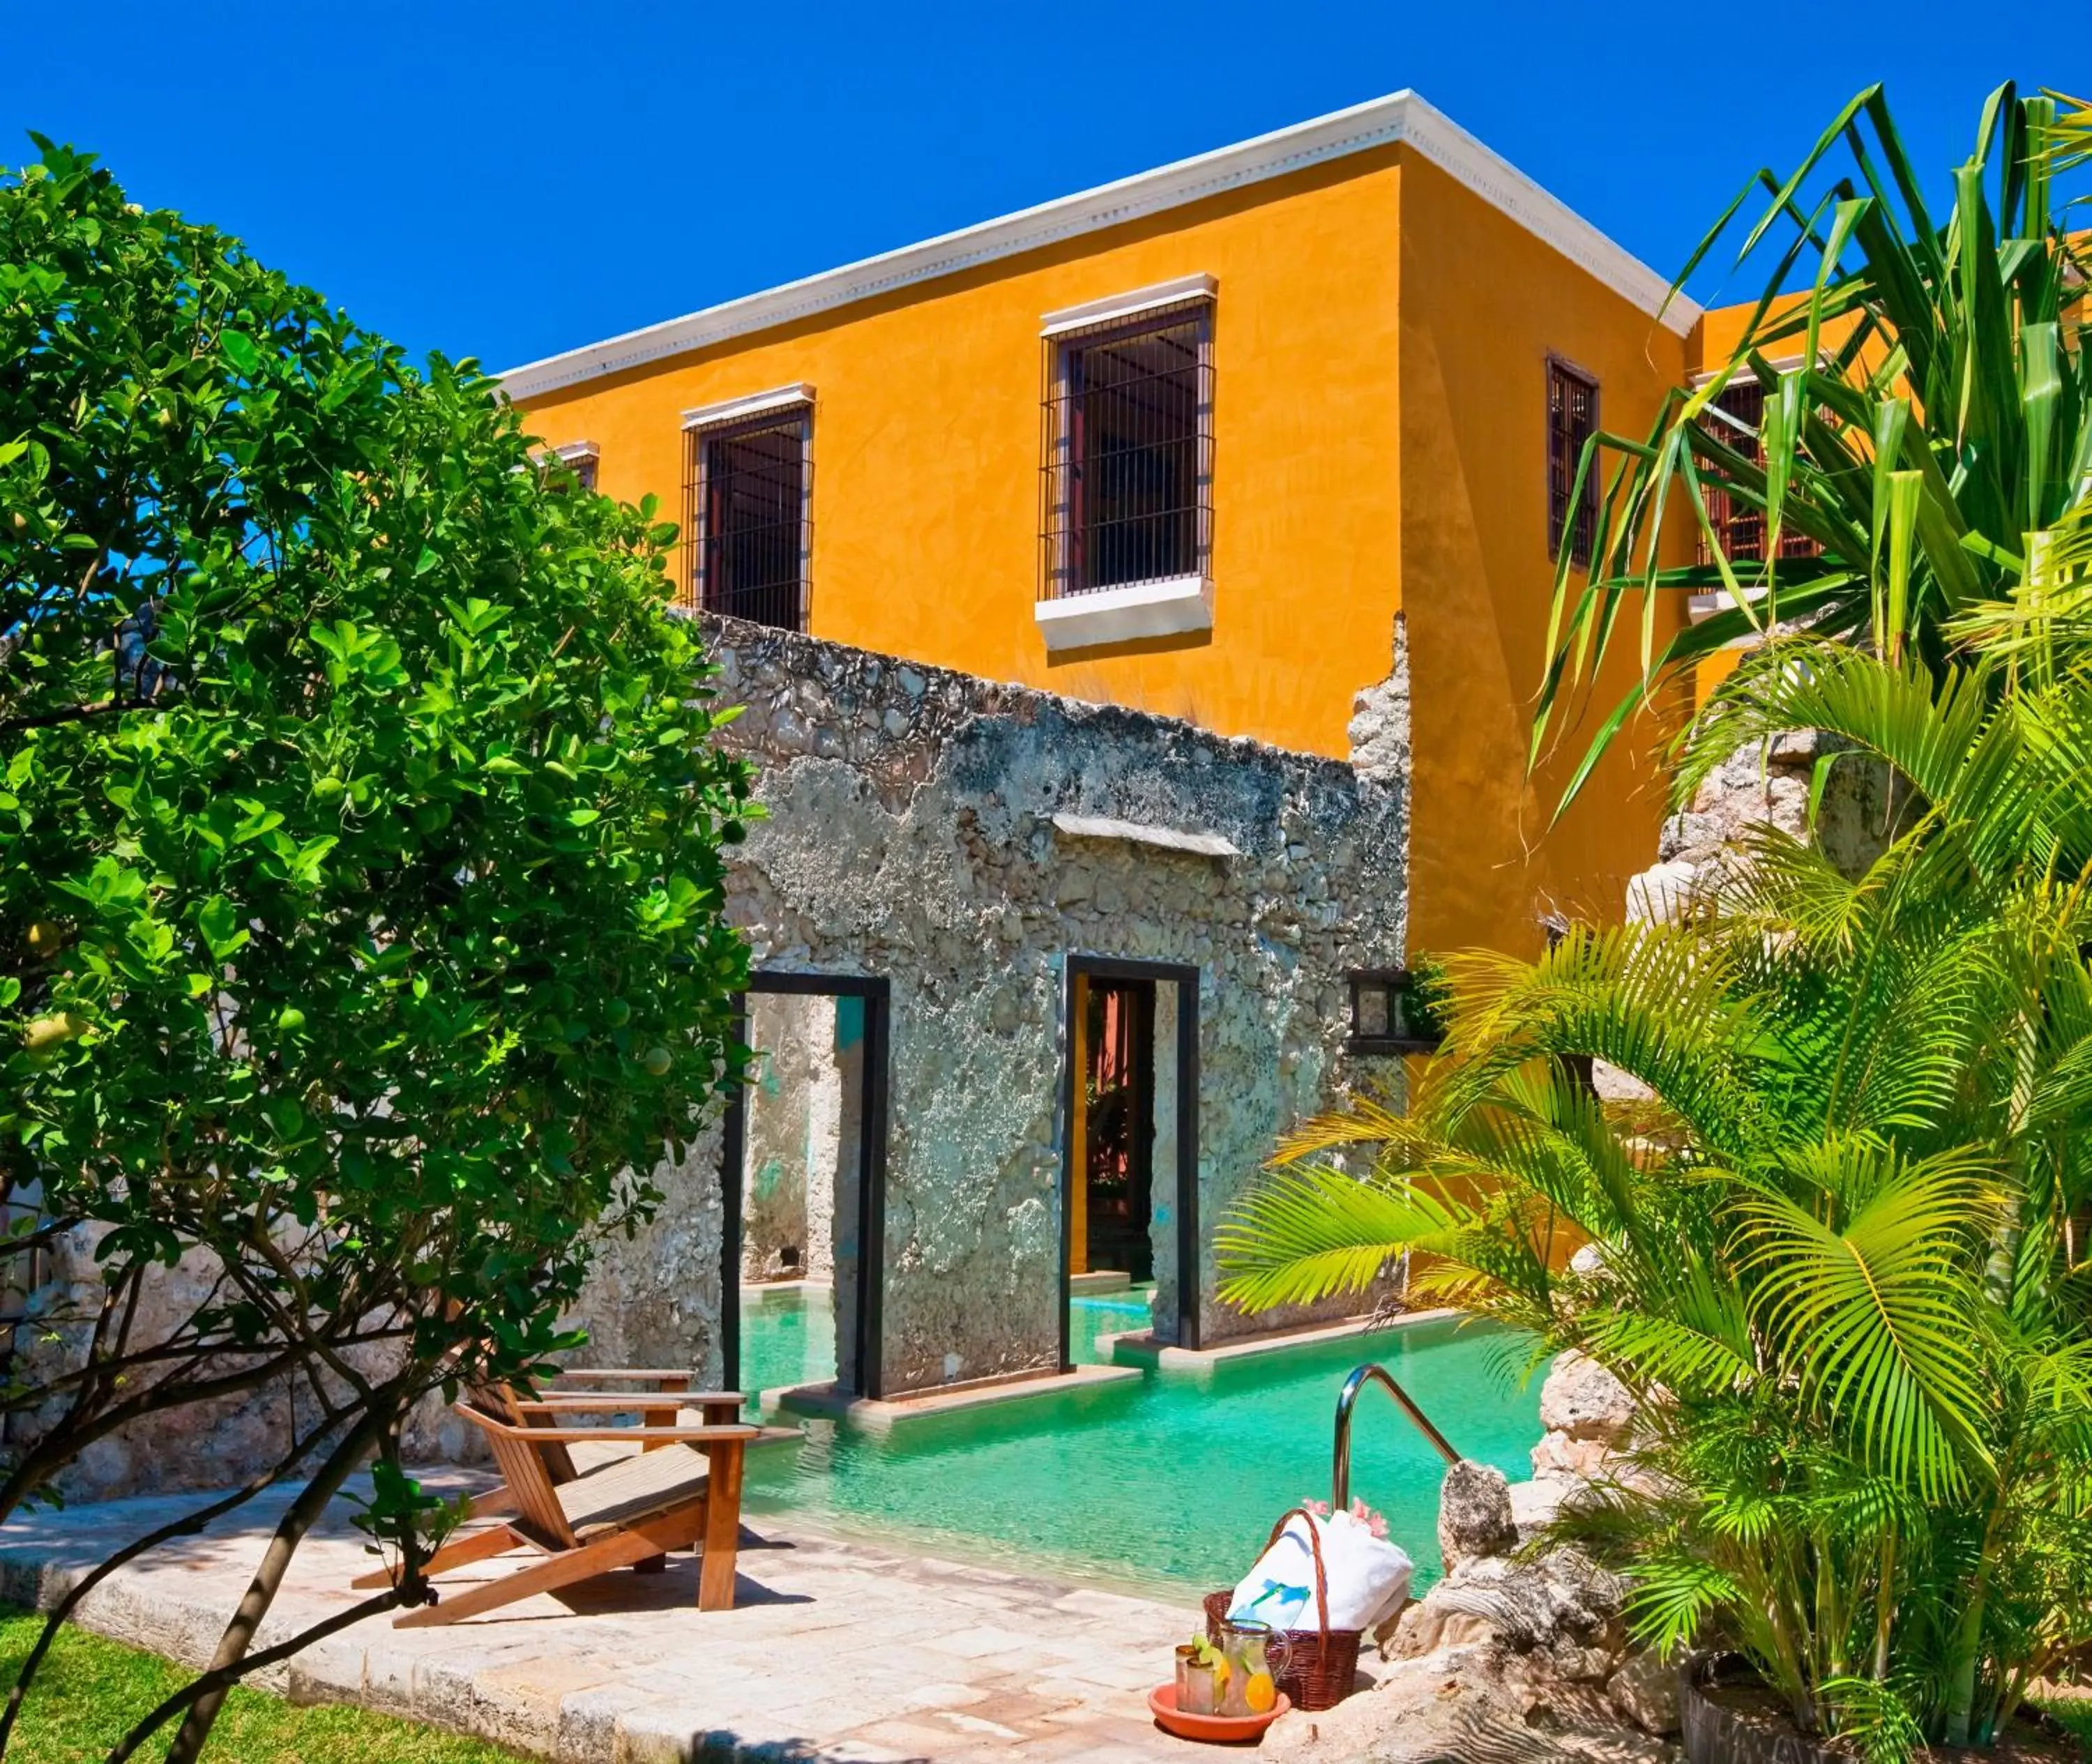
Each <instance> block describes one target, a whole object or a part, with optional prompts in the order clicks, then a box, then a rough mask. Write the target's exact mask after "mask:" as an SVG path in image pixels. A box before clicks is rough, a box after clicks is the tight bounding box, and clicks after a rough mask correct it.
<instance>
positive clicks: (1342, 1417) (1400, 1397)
mask: <svg viewBox="0 0 2092 1764" xmlns="http://www.w3.org/2000/svg"><path fill="white" fill-rule="evenodd" d="M1369 1381H1370V1382H1374V1383H1379V1384H1383V1385H1385V1386H1387V1394H1389V1395H1390V1396H1391V1397H1393V1398H1394V1400H1395V1401H1396V1402H1397V1403H1399V1404H1400V1405H1401V1406H1402V1412H1403V1414H1404V1415H1407V1416H1408V1417H1409V1418H1410V1420H1412V1421H1414V1422H1415V1423H1416V1430H1417V1432H1419V1433H1421V1434H1423V1436H1424V1438H1426V1439H1428V1440H1429V1441H1430V1442H1431V1443H1432V1444H1433V1445H1434V1446H1437V1448H1438V1455H1439V1456H1440V1457H1441V1458H1443V1459H1445V1460H1446V1463H1448V1464H1458V1463H1459V1461H1460V1455H1459V1453H1458V1452H1457V1451H1454V1450H1453V1448H1452V1446H1451V1445H1450V1444H1449V1443H1448V1442H1447V1441H1446V1436H1445V1435H1444V1434H1443V1433H1440V1432H1439V1431H1438V1429H1437V1428H1435V1427H1433V1425H1431V1418H1430V1417H1429V1416H1428V1415H1426V1414H1425V1413H1424V1411H1423V1410H1421V1409H1420V1408H1419V1407H1417V1406H1416V1400H1415V1399H1413V1398H1412V1397H1411V1395H1410V1394H1409V1393H1408V1392H1407V1390H1403V1388H1402V1386H1400V1385H1398V1384H1397V1383H1396V1382H1395V1381H1394V1374H1392V1373H1390V1372H1389V1371H1388V1369H1387V1368H1386V1367H1385V1366H1375V1365H1366V1366H1358V1367H1355V1368H1353V1369H1352V1372H1351V1376H1350V1377H1348V1378H1346V1379H1345V1380H1344V1388H1343V1389H1342V1390H1339V1391H1338V1393H1337V1444H1336V1452H1335V1455H1334V1459H1333V1462H1332V1464H1331V1465H1330V1469H1329V1505H1330V1507H1332V1508H1333V1509H1334V1510H1335V1511H1338V1512H1340V1513H1341V1512H1342V1511H1343V1510H1344V1509H1345V1508H1346V1507H1348V1506H1350V1505H1351V1411H1352V1409H1354V1408H1355V1407H1357V1404H1358V1400H1359V1391H1361V1390H1364V1389H1365V1387H1366V1386H1367V1384H1368V1382H1369Z"/></svg>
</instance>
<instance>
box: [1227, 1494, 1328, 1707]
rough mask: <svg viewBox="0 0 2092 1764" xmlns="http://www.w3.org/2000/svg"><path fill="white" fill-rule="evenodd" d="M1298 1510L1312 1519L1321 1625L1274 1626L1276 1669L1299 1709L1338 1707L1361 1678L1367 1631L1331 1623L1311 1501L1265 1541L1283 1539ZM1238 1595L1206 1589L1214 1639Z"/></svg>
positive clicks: (1272, 1657) (1273, 1671)
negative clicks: (1309, 1508)
mask: <svg viewBox="0 0 2092 1764" xmlns="http://www.w3.org/2000/svg"><path fill="white" fill-rule="evenodd" d="M1295 1514H1298V1515H1300V1516H1301V1517H1303V1518H1307V1519H1309V1520H1310V1522H1309V1524H1308V1527H1307V1545H1308V1547H1309V1549H1311V1550H1313V1552H1314V1554H1315V1615H1316V1618H1317V1619H1319V1620H1320V1624H1321V1627H1320V1628H1319V1629H1277V1630H1273V1632H1272V1636H1271V1647H1270V1649H1269V1659H1270V1661H1271V1675H1272V1678H1273V1680H1274V1681H1275V1682H1276V1683H1277V1686H1278V1688H1280V1689H1281V1690H1282V1691H1284V1692H1285V1693H1286V1695H1287V1696H1288V1697H1291V1698H1292V1700H1293V1706H1294V1707H1295V1709H1333V1708H1335V1707H1336V1706H1337V1705H1338V1703H1340V1702H1342V1701H1343V1700H1344V1699H1345V1698H1346V1697H1348V1696H1350V1695H1351V1686H1352V1684H1354V1683H1355V1682H1356V1680H1357V1678H1358V1675H1359V1637H1360V1636H1361V1635H1362V1634H1363V1633H1364V1632H1363V1631H1361V1630H1357V1629H1332V1628H1330V1627H1329V1576H1328V1574H1327V1573H1325V1572H1324V1570H1323V1567H1322V1540H1321V1538H1320V1537H1319V1536H1318V1535H1317V1534H1316V1530H1315V1527H1314V1524H1313V1523H1312V1517H1311V1515H1309V1514H1308V1512H1307V1508H1306V1507H1295V1508H1294V1509H1293V1511H1292V1512H1289V1513H1282V1514H1280V1515H1278V1523H1277V1524H1276V1525H1273V1527H1272V1528H1271V1537H1270V1538H1269V1541H1267V1542H1266V1543H1265V1544H1264V1548H1265V1549H1266V1550H1269V1548H1270V1547H1271V1546H1272V1545H1273V1544H1275V1543H1277V1541H1278V1536H1279V1533H1281V1532H1282V1531H1284V1530H1285V1529H1286V1522H1287V1521H1288V1520H1290V1519H1292V1518H1293V1517H1294V1515H1295ZM1234 1596H1235V1595H1234V1591H1233V1590H1232V1589H1230V1590H1229V1591H1227V1592H1225V1593H1208V1594H1207V1595H1206V1600H1205V1605H1206V1634H1207V1636H1208V1638H1209V1639H1211V1640H1212V1641H1216V1642H1217V1641H1219V1640H1220V1639H1221V1624H1222V1623H1225V1621H1226V1620H1227V1615H1228V1606H1229V1605H1230V1603H1231V1602H1233V1601H1234Z"/></svg>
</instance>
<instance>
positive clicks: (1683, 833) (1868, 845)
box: [1627, 729, 1901, 923]
mask: <svg viewBox="0 0 2092 1764" xmlns="http://www.w3.org/2000/svg"><path fill="white" fill-rule="evenodd" d="M1835 750H1836V748H1835V746H1834V744H1833V743H1832V741H1831V739H1830V737H1827V736H1825V735H1823V734H1822V733H1820V732H1818V731H1817V730H1814V729H1804V730H1800V731H1797V732H1796V733H1793V734H1790V735H1782V736H1780V737H1777V738H1776V739H1775V740H1774V741H1770V742H1767V743H1766V744H1764V745H1762V746H1756V747H1751V748H1747V749H1745V750H1743V751H1742V752H1740V753H1737V754H1732V755H1731V757H1730V758H1729V759H1727V761H1726V762H1724V763H1723V764H1722V766H1721V767H1720V768H1719V769H1718V770H1717V771H1716V772H1714V773H1713V775H1712V776H1709V778H1708V779H1707V780H1706V781H1705V783H1703V784H1702V785H1701V786H1700V788H1699V789H1697V791H1695V792H1694V793H1693V798H1692V802H1691V803H1690V805H1688V806H1687V807H1685V808H1684V809H1682V810H1680V811H1679V812H1678V813H1676V814H1675V815H1671V816H1670V817H1669V818H1668V819H1666V821H1665V822H1664V824H1663V828H1662V832H1661V833H1660V834H1659V835H1658V843H1657V861H1656V863H1655V864H1654V866H1653V867H1651V868H1649V869H1647V870H1645V871H1642V873H1641V874H1640V876H1636V877H1635V878H1634V880H1632V882H1630V883H1629V884H1627V918H1628V919H1629V920H1630V921H1631V922H1639V923H1671V922H1675V921H1676V920H1677V919H1678V918H1679V914H1681V912H1683V911H1684V910H1686V908H1687V906H1688V903H1689V902H1691V901H1694V900H1695V899H1698V898H1704V897H1706V896H1707V895H1709V894H1710V893H1712V892H1713V891H1714V889H1715V888H1718V886H1719V884H1720V880H1721V877H1722V871H1723V868H1724V867H1725V866H1726V865H1727V864H1728V863H1731V862H1733V861H1735V858H1736V856H1737V854H1738V853H1739V851H1740V843H1741V841H1744V840H1745V839H1746V838H1748V835H1749V833H1750V831H1751V829H1752V828H1754V827H1757V826H1770V827H1774V828H1779V831H1781V832H1784V833H1788V834H1791V835H1792V836H1793V837H1795V838H1796V839H1802V840H1808V841H1810V842H1811V843H1813V844H1814V845H1816V846H1817V848H1818V850H1821V851H1822V852H1823V854H1825V855H1826V856H1827V857H1828V858H1830V861H1831V863H1834V864H1835V865H1836V866H1837V867H1838V868H1839V870H1840V871H1843V873H1844V874H1845V875H1847V876H1857V875H1859V874H1860V873H1861V871H1865V869H1866V868H1867V867H1868V866H1869V865H1870V864H1872V863H1874V860H1875V859H1876V858H1878V857H1880V856H1881V855H1882V853H1883V852H1885V851H1886V850H1887V849H1888V847H1889V845H1890V842H1891V840H1892V839H1893V837H1895V832H1896V830H1897V822H1898V815H1899V811H1900V806H1901V800H1900V795H1899V793H1896V792H1895V791H1894V790H1893V789H1891V785H1890V780H1889V777H1888V774H1887V772H1886V771H1885V770H1884V768H1883V767H1881V766H1880V765H1879V764H1878V763H1875V762H1874V761H1871V760H1868V759H1863V758H1861V757H1860V756H1858V755H1853V756H1852V757H1849V758H1847V759H1840V760H1839V762H1838V763H1836V764H1835V765H1834V766H1832V767H1831V768H1830V776H1829V777H1828V779H1827V780H1826V781H1825V784H1824V787H1823V796H1822V802H1820V803H1819V804H1818V807H1817V814H1816V825H1815V828H1814V830H1813V832H1811V830H1810V828H1809V789H1810V785H1811V783H1812V781H1813V776H1814V773H1815V770H1816V765H1817V762H1818V759H1820V758H1822V756H1823V755H1825V754H1829V753H1831V752H1834V751H1835Z"/></svg>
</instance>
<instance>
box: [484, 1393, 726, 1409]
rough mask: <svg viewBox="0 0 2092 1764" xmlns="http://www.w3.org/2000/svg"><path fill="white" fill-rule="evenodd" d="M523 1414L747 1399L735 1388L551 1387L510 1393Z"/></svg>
mask: <svg viewBox="0 0 2092 1764" xmlns="http://www.w3.org/2000/svg"><path fill="white" fill-rule="evenodd" d="M509 1400H510V1401H511V1402H512V1403H514V1404H515V1405H516V1407H517V1408H519V1409H521V1411H523V1412H524V1413H525V1414H533V1413H536V1414H554V1413H572V1412H576V1411H581V1412H586V1411H587V1410H590V1409H669V1408H676V1409H695V1408H703V1407H708V1406H710V1405H712V1404H715V1403H733V1405H734V1406H735V1407H737V1408H738V1407H740V1406H741V1403H744V1402H746V1400H747V1399H746V1398H745V1397H743V1396H742V1395H741V1393H740V1392H739V1391H738V1390H555V1391H552V1392H551V1393H550V1394H547V1395H545V1396H534V1397H526V1396H521V1395H517V1396H512V1397H511V1398H510V1399H509Z"/></svg>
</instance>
